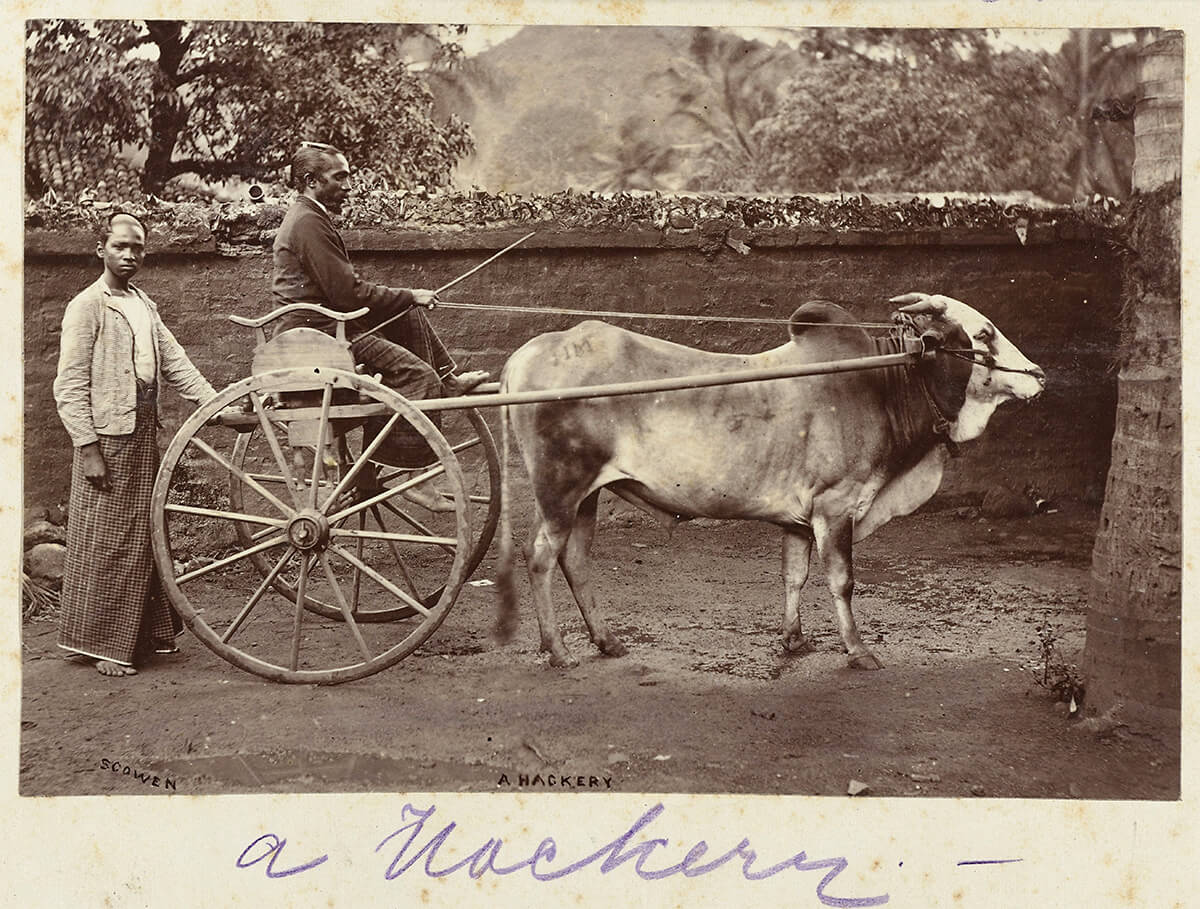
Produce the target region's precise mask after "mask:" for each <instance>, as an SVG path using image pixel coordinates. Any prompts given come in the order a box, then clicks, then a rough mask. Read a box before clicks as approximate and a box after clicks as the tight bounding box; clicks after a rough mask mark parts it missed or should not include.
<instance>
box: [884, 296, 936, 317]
mask: <svg viewBox="0 0 1200 909" xmlns="http://www.w3.org/2000/svg"><path fill="white" fill-rule="evenodd" d="M888 302H889V303H901V304H907V305H902V306H901V307H900V312H906V313H909V314H910V315H921V314H924V313H930V314H933V315H939V316H944V315H945V314H946V304H945V303H943V302H942V301H941V300H935V299H934V298H933V297H931V296H929V294H918V293H913V294H901V295H900V296H898V297H892V298H891V299H890V300H888Z"/></svg>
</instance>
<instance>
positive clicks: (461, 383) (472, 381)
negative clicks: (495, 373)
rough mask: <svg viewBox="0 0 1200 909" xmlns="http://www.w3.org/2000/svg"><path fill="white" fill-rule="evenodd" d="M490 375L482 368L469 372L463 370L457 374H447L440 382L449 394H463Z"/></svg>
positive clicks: (480, 383)
mask: <svg viewBox="0 0 1200 909" xmlns="http://www.w3.org/2000/svg"><path fill="white" fill-rule="evenodd" d="M489 378H490V376H489V375H488V373H486V372H484V371H483V370H482V369H475V370H472V371H471V372H463V373H459V374H458V375H449V376H446V378H445V379H444V380H443V382H442V384H443V385H445V386H446V390H447V391H448V392H450V393H451V394H455V395H465V394H467V393H468V392H470V391H472V390H474V389H475V388H477V387H478V386H480V385H482V384H483V383H484V382H486V381H487V380H488V379H489Z"/></svg>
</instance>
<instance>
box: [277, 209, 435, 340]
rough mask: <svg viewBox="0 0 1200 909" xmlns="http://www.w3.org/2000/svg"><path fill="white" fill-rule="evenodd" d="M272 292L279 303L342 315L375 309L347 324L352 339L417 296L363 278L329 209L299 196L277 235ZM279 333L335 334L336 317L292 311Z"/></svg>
mask: <svg viewBox="0 0 1200 909" xmlns="http://www.w3.org/2000/svg"><path fill="white" fill-rule="evenodd" d="M272 257H273V262H274V271H273V274H272V277H271V292H272V294H273V295H274V297H275V301H276V303H278V304H280V305H283V304H285V303H316V304H318V305H320V306H324V307H327V308H329V309H336V310H338V311H339V312H351V311H353V310H355V309H359V308H360V307H363V306H369V307H370V309H371V313H370V315H367V316H364V317H363V318H361V319H356V320H354V321H353V322H351V323H349V324H348V325H347V335H348V337H354V336H355V335H356V334H359V333H360V332H363V331H365V330H367V329H368V328H373V327H374V326H376V325H378V324H379V323H380V322H382V321H384V320H385V319H390V318H391V317H392V316H394V315H396V314H397V313H399V312H402V311H403V310H405V309H407V308H408V307H410V306H412V304H413V295H412V292H411V291H409V290H406V289H404V288H402V287H387V286H385V285H383V284H371V283H369V282H367V281H363V280H361V279H360V278H359V277H358V275H357V274H355V273H354V268H353V267H352V266H351V264H350V257H349V256H348V255H347V254H346V245H345V244H344V243H343V242H342V238H341V236H340V235H339V234H338V232H337V229H336V228H335V227H334V226H333V221H331V220H330V218H329V215H328V214H327V213H326V211H325V210H324V209H323V208H321V206H320V205H318V204H317V203H316V202H314V201H313V200H312V199H309V198H308V197H307V196H298V197H297V198H296V201H295V202H293V203H292V205H291V207H290V208H289V209H288V210H287V214H285V215H284V217H283V223H282V224H280V225H279V231H278V233H276V234H275V246H274V250H273V254H272ZM277 325H278V329H277V330H279V331H282V330H284V329H287V328H295V327H296V326H298V325H308V326H311V327H312V328H319V329H321V330H322V331H327V332H329V333H330V334H332V333H333V330H334V327H335V325H334V322H333V320H331V319H325V318H322V317H320V316H318V315H316V314H315V313H291V314H289V315H287V316H284V317H283V318H282V319H280V321H279V322H278V323H277Z"/></svg>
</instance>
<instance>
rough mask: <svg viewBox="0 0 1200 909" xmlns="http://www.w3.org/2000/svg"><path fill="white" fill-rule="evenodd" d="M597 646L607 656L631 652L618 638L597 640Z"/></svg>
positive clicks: (617, 655)
mask: <svg viewBox="0 0 1200 909" xmlns="http://www.w3.org/2000/svg"><path fill="white" fill-rule="evenodd" d="M596 646H597V647H599V648H600V652H601V653H602V654H604V655H605V656H606V657H623V656H625V655H626V654H627V653H629V648H628V647H626V646H625V645H624V644H622V643H621V642H620V641H618V640H617V639H616V638H609V639H608V640H607V641H597V642H596Z"/></svg>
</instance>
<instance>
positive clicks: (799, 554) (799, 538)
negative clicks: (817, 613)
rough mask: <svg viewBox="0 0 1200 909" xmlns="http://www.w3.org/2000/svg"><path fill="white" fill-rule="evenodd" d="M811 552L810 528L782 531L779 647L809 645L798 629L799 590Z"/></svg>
mask: <svg viewBox="0 0 1200 909" xmlns="http://www.w3.org/2000/svg"><path fill="white" fill-rule="evenodd" d="M811 555H812V532H811V531H810V530H809V529H808V528H807V527H806V528H804V529H803V530H794V529H791V528H788V529H785V530H784V531H783V649H784V651H785V652H786V653H801V652H804V651H807V650H811V649H812V642H811V641H809V640H808V639H807V638H805V637H804V632H802V631H801V630H800V591H802V590H803V589H804V584H805V582H806V581H807V580H808V563H809V559H810V558H811Z"/></svg>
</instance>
